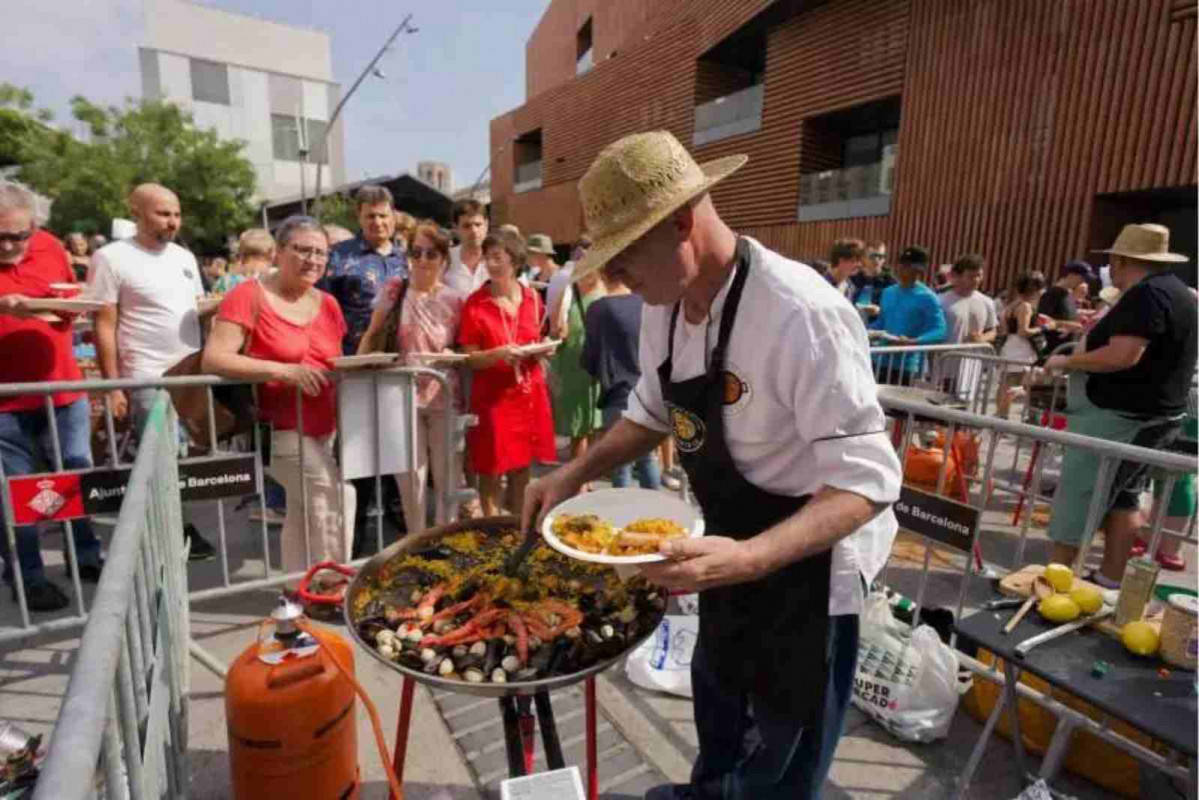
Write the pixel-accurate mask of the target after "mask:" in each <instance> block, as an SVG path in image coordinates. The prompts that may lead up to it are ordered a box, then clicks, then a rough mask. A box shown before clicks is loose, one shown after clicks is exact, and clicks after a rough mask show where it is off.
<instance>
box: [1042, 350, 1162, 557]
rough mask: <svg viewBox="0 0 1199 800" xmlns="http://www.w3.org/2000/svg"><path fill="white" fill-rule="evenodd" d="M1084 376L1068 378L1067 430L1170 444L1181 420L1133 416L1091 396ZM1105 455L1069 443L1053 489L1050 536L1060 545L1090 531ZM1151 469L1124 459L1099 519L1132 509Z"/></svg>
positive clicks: (1137, 442)
mask: <svg viewBox="0 0 1199 800" xmlns="http://www.w3.org/2000/svg"><path fill="white" fill-rule="evenodd" d="M1084 380H1085V375H1084V374H1083V373H1077V372H1075V373H1071V374H1070V376H1069V389H1068V397H1069V400H1068V404H1067V410H1066V431H1067V432H1068V433H1076V434H1079V435H1080V436H1089V437H1092V438H1095V439H1106V440H1107V441H1111V442H1121V443H1123V444H1132V445H1136V446H1138V447H1147V448H1149V449H1153V450H1161V449H1164V448H1166V447H1168V446H1169V445H1170V444H1171V443H1172V442H1173V441H1174V440H1175V439H1176V438H1177V437H1178V433H1179V431H1180V429H1181V420H1174V419H1166V420H1163V419H1151V420H1143V419H1132V418H1129V417H1125V416H1122V415H1120V414H1119V413H1117V412H1115V411H1112V410H1110V409H1106V408H1099V407H1098V406H1095V405H1093V404H1092V403H1091V402H1090V400H1088V399H1087V396H1086V392H1085V389H1084ZM1101 459H1102V457H1101V456H1100V454H1098V453H1095V452H1092V451H1089V450H1083V449H1081V448H1077V447H1067V448H1066V454H1065V457H1064V458H1063V459H1062V471H1061V478H1060V479H1059V481H1058V486H1057V489H1056V490H1055V491H1054V493H1053V512H1052V514H1051V516H1050V519H1049V538H1050V539H1051V540H1052V541H1054V542H1057V543H1059V544H1064V545H1069V546H1072V547H1077V546H1078V545H1079V543H1080V542H1081V541H1082V539H1083V534H1084V533H1085V532H1086V531H1085V529H1086V524H1087V516H1088V514H1089V512H1090V508H1091V499H1092V496H1093V495H1094V493H1095V479H1096V478H1097V477H1098V475H1099V463H1100V461H1101ZM1149 477H1150V469H1149V467H1148V466H1147V465H1145V464H1139V463H1136V462H1133V461H1122V462H1120V464H1119V466H1118V467H1117V468H1116V472H1115V476H1114V478H1113V480H1112V482H1111V486H1110V488H1109V489H1108V496H1107V498H1106V501H1105V502H1104V504H1103V507H1102V511H1101V514H1100V520H1101V521H1102V518H1103V516H1105V515H1106V514H1107V512H1108V511H1133V510H1136V509H1137V508H1138V507H1139V504H1140V495H1141V494H1142V493H1143V492H1144V491H1145V490H1146V489H1147V488H1148V481H1149Z"/></svg>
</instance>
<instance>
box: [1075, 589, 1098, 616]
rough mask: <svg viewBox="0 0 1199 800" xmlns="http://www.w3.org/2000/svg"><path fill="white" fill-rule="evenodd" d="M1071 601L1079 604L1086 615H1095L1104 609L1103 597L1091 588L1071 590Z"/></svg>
mask: <svg viewBox="0 0 1199 800" xmlns="http://www.w3.org/2000/svg"><path fill="white" fill-rule="evenodd" d="M1070 599H1071V600H1073V601H1074V602H1075V603H1077V604H1078V607H1079V608H1081V609H1082V613H1084V614H1094V613H1095V612H1096V611H1098V610H1099V609H1101V608H1103V595H1102V594H1100V593H1099V590H1098V589H1095V588H1093V587H1090V586H1079V587H1078V588H1076V589H1071V590H1070Z"/></svg>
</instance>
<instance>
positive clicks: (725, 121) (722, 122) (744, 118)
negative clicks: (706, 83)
mask: <svg viewBox="0 0 1199 800" xmlns="http://www.w3.org/2000/svg"><path fill="white" fill-rule="evenodd" d="M764 88H765V87H764V86H763V85H762V84H760V83H759V84H756V85H754V86H750V87H749V88H748V89H742V90H741V91H739V92H733V93H732V94H728V95H725V96H724V97H718V98H716V99H715V100H712V101H710V102H707V103H704V104H703V105H698V106H696V107H695V136H694V138H693V139H692V143H693V144H694V145H695V146H696V147H699V146H700V145H704V144H708V143H709V142H715V141H718V140H720V139H727V138H728V137H730V136H737V135H740V134H742V133H753V132H754V131H756V130H759V129H760V128H761V127H762V94H763V89H764Z"/></svg>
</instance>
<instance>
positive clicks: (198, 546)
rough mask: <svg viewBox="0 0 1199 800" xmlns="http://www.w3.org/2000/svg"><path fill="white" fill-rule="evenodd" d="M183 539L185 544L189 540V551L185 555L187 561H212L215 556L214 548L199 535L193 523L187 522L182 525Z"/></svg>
mask: <svg viewBox="0 0 1199 800" xmlns="http://www.w3.org/2000/svg"><path fill="white" fill-rule="evenodd" d="M183 541H184V543H185V544H186V543H187V542H191V552H189V553H188V555H187V560H188V561H212V560H213V559H214V558H216V548H215V547H213V546H212V545H210V544H209V543H208V542H207V541H206V540H205V539H204V537H203V536H201V535H200V532H199V531H198V530H196V526H195V525H192V524H191V523H188V524H187V525H184V526H183Z"/></svg>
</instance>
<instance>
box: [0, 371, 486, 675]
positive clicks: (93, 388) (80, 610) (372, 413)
mask: <svg viewBox="0 0 1199 800" xmlns="http://www.w3.org/2000/svg"><path fill="white" fill-rule="evenodd" d="M418 377H428V378H429V379H431V380H434V381H437V382H438V383H439V384H440V385H441V390H442V391H443V392H444V397H445V398H446V402H447V405H446V408H447V409H448V410H449V411H448V412H447V413H450V414H451V416H452V417H453V418H452V421H451V424H447V425H446V426H445V441H444V442H443V444H444V452H445V463H444V465H443V466H444V470H445V471H444V474H445V475H448V476H451V483H453V484H454V485H447V486H437V487H435V488H436V493H435V494H434V493H431V494H429V495H428V496H429V498H430V500H431V501H432V502H433V503H434V505H435V508H436V519H437V520H438V522H446V521H451V520H452V519H453V517H454V514H455V513H456V510H457V507H458V503H459V502H460V501H461V500H463V499H468V498H469V497H473V496H474V493H473V491H471V490H469V489H467V488H465V487H459V486H457V485H456V481H454V480H453V476H455V475H457V474H458V473H457V465H458V461H457V458H456V455H455V454H456V452H457V451H458V450H459V449H460V445H461V440H462V438H463V436H464V430H465V422H469V418H467V419H466V420H465V422H464V418H463V417H462V416H454V415H453V409H454V395H453V389H452V384H451V383H450V381H449V380H448V378H447V376H446V374H445V373H443V372H440V371H438V370H432V369H425V368H402V369H387V370H369V371H361V372H351V373H338V374H337V377H336V379H337V380H339V381H341V382H342V383H343V384H344V383H349V382H360V383H362V382H365V383H368V384H369V388H368V389H367V390H366V393H367V394H368V396H369V403H368V406H367V408H366V410H365V419H360V420H359V421H360V422H362V423H363V424H365V425H367V426H368V428H367V430H373V432H374V436H373V439H374V442H373V458H374V464H375V465H376V467H377V466H378V465H379V464H380V463H382V461H381V459H382V457H383V450H384V448H385V446H386V443H385V442H383V441H381V436H382V434H381V430H382V428H383V420H384V419H387V418H388V409H387V408H385V407H384V405H385V403H381V402H380V397H381V396H385V397H387V398H391V399H394V398H399V401H400V406H401V409H402V410H403V412H404V413H403V415H402V417H403V418H402V420H399V424H400V427H402V428H404V429H406V431H407V435H406V437H405V440H406V444H407V447H408V452H407V454H406V458H405V461H406V463H407V464H409V465H411V464H413V463H415V460H416V436H415V435H413V432H414V431H415V426H416V422H417V419H416V416H417V413H418V409H417V399H416V379H417V378H418ZM247 383H253V382H246V381H233V380H226V379H223V378H218V377H215V376H195V377H185V378H157V379H153V380H89V381H77V382H62V383H38V384H3V385H0V397H3V396H14V395H26V396H28V395H41V396H44V397H45V408H46V413H47V414H48V415H49V420H50V425H49V434H50V440H51V443H52V451H53V455H54V458H53V460H52V463H50V464H48V465H47V468H48V469H49V470H50V473H51V474H58V473H64V472H69V473H78V474H81V475H84V476H87V477H88V479H90V478H94V477H96V476H101V475H104V474H108V475H111V474H112V473H113V471H118V470H127V469H128V467H129V465H128V463H127V462H126V461H123V460H122V456H123V454H122V448H120V447H118V444H117V441H118V437H117V435H116V420H115V419H114V417H113V413H112V406H111V402H110V398H109V396H108V393H109V392H111V391H113V390H116V389H120V390H124V391H132V390H136V389H147V388H159V389H178V388H183V387H194V386H204V387H206V390H207V391H206V395H207V400H206V405H207V417H208V442H207V449H208V453H207V454H205V455H201V456H197V457H183V458H181V459H179V460H178V468H179V469H181V470H183V471H185V472H187V473H189V474H190V472H191V471H196V472H200V473H210V474H211V473H213V472H219V470H220V469H222V468H224V467H228V468H229V469H231V470H232V469H238V470H241V471H242V472H243V473H244V471H245V470H252V473H253V480H252V483H253V486H252V487H250V488H249V489H246V488H245V487H244V486H242V487H240V488H238V487H237V486H234V487H233V488H231V489H230V490H229V491H228V492H227V493H225V494H224V495H223V496H221V495H220V494H219V493H218V496H216V497H215V503H216V507H217V508H216V510H217V515H216V516H217V530H216V533H217V542H216V545H217V552H218V559H219V561H220V569H221V585H220V586H217V587H214V588H209V589H203V590H198V591H195V592H192V594H191V595H190V598H191V599H192V600H206V599H211V598H215V597H224V596H229V595H233V594H238V593H241V592H249V591H255V590H259V589H264V588H271V587H275V586H280V585H283V584H285V583H288V582H294V581H296V580H298V579H299V578H300V577H301V576H302V575H303V573H302V572H296V573H291V574H283V573H282V571H281V569H279V568H278V566H275V567H274V568H272V564H271V554H270V542H269V537H268V529H267V521H266V514H265V511H266V508H265V493H264V492H263V488H264V483H263V465H262V458H261V444H262V443H261V442H260V441H259V437H260V432H259V429H258V428H255V430H254V432H253V434H252V435H251V438H252V443H251V448H250V452H240V451H236V450H233V449H229V443H228V442H221V441H218V440H217V431H216V422H215V413H214V402H215V401H214V397H213V389H214V388H216V387H228V386H239V385H242V386H244V385H246V384H247ZM64 391H74V392H79V391H83V392H92V393H95V392H102V393H103V405H104V408H103V425H104V429H105V432H106V434H107V450H108V452H107V457H108V462H109V463H108V464H104V465H95V466H93V467H92V468H91V469H88V470H64V467H63V460H62V447H61V443H60V439H59V431H58V430H57V427H56V425H55V421H54V414H53V406H52V396H53V395H54V394H55V393H59V392H64ZM397 393H398V394H397ZM304 402H305V398H304V396H303V393H302V392H300V391H299V390H297V391H296V408H297V415H298V418H300V419H302V418H303V408H304ZM360 411H361V410H360ZM130 413H132V409H131V410H130ZM345 414H346V412H345V410H344V409H343V408H342V404H341V403H339V411H338V415H339V418H338V425H339V430H341V431H345V430H347V428H346V423H347V421H348V420H347V419H345ZM306 438H307V437H300V454H299V458H300V460H301V462H302V461H303V459H304V452H305V448H306V447H307V446H309V445H308V444H307V443H306ZM251 460H252V463H251ZM18 477H20V478H22V479H31V478H34V479H36V478H37V477H39V476H6V475H5V474H4V471H3V466H2V465H0V500H2V502H3V504H4V505H3V508H4V519H5V531H4V535H5V536H6V537H7V540H8V544H9V548H10V554H11V558H12V559H13V562H14V580H15V585H16V590H17V591H16V594H17V603H18V608H19V614H20V625H18V626H12V625H9V626H0V645H6V644H15V643H17V642H20V641H24V640H27V639H29V638H32V637H34V636H38V635H41V634H46V633H52V632H63V631H69V630H73V629H76V628H78V627H80V626H82V625H83V624H84V623H85V622H86V620H87V615H88V609H87V603H86V600H85V593H84V591H83V587H82V584H81V582H80V578H79V571H78V567H77V563H78V562H77V560H76V559H75V552H74V547H75V546H74V536H73V530H72V525H73V523H72V522H71V521H70V520H69V519H68V520H64V521H62V522H61V524H62V525H63V527H64V529H65V532H64V536H65V542H66V548H67V552H68V555H69V561H70V564H71V567H70V578H71V587H72V589H73V593H74V603H73V605H74V609H73V611H74V613H65V614H64V613H63V612H58V613H57V614H54V615H48V616H51V618H50V619H48V620H45V621H36V622H35V621H34V620H33V619H31V617H30V613H29V608H28V605H27V602H26V597H25V590H24V583H23V579H22V574H21V570H20V568H19V566H18V564H17V558H16V552H17V551H16V541H15V526H14V522H15V519H16V517H15V516H14V511H15V509H14V503H13V502H12V493H11V486H10V484H11V482H12V481H13V480H16V479H17V478H18ZM388 477H390V476H388ZM374 479H375V497H376V498H377V502H379V503H380V504H381V498H382V496H383V494H382V481H383V479H384V476H383V475H382V474H381V473H380V471H379V470H378V469H375V470H374ZM118 482H119V481H118ZM243 483H244V482H243ZM180 491H181V492H182V493H183V494H184V498H183V499H184V502H185V503H188V502H191V500H189V498H188V497H187V496H186V494H187V490H186V489H181V490H180ZM250 494H257V495H258V503H259V509H260V511H261V512H262V515H261V523H260V525H259V536H258V539H259V542H258V547H259V554H260V558H261V564H262V569H261V573H260V575H259V576H258V577H256V578H250V579H234V576H232V575H231V574H230V569H229V546H228V545H229V534H228V531H227V526H226V521H225V505H226V502H227V501H228V499H230V498H231V497H236V496H245V495H250ZM337 498H338V508H337V511H338V513H339V514H341V515H344V514H345V513H346V511H347V509H345V508H344V505H343V503H344V499H343V492H337ZM298 499H299V500H300V501H301V509H306V508H307V507H308V497H307V485H306V483H305V482H303V481H301V497H300V498H298ZM196 502H213V500H212V499H199V500H196ZM87 516H92V514H87ZM302 518H303V524H304V541H305V544H306V546H307V545H308V542H309V536H308V534H309V524H310V521H309V518H308V515H307V514H302ZM47 519H48V520H51V519H52V518H51V517H48V518H47ZM375 521H376V527H375V539H376V542H375V543H376V546H377V547H378V548H379V549H381V548H382V547H383V540H384V525H383V514H382V513H378V514H377V515H376V517H375ZM180 536H182V534H181V535H180ZM306 556H307V558H306V563H308V564H312V563H313V561H314V559H313V556H312V553H311V552H310V551H306ZM361 561H362V560H360V562H361ZM189 646H190V648H191V650H192V654H193V655H194V656H196V658H197V659H198V660H200V661H201V663H202V664H204V665H205V666H207V667H209V668H210V669H213V670H214V671H216V672H217V673H218V674H223V667H222V666H221V665H220V662H219V661H218V660H217V659H215V658H214V657H212V656H210V655H208V654H207V653H205V652H204V651H203V650H202V649H201V648H199V647H198V646H197V645H196V644H195V643H194V642H193V643H190V645H189Z"/></svg>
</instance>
